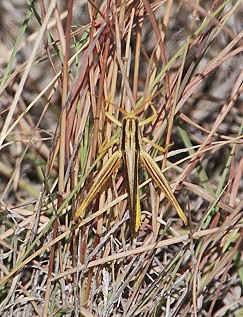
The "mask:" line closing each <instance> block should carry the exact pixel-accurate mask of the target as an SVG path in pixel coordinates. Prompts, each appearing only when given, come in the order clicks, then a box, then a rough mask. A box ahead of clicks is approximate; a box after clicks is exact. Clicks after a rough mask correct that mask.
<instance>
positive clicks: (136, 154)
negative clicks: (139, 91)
mask: <svg viewBox="0 0 243 317" xmlns="http://www.w3.org/2000/svg"><path fill="white" fill-rule="evenodd" d="M150 106H151V109H152V111H153V115H152V116H151V117H149V118H147V119H146V120H143V121H141V122H139V120H138V117H137V114H138V113H139V112H141V110H142V109H137V110H136V111H132V112H131V113H127V112H126V111H125V110H123V109H122V112H125V114H126V115H125V117H124V118H123V119H122V122H120V121H118V120H117V119H116V118H114V117H113V116H112V115H110V113H109V112H108V111H105V115H106V117H107V118H108V119H109V120H110V121H111V122H113V123H115V124H116V125H118V126H119V127H120V128H121V135H120V138H118V139H116V140H114V141H112V143H111V145H113V144H115V143H116V142H118V141H120V145H119V148H118V150H117V151H116V152H114V153H113V154H112V156H111V157H110V158H109V159H108V160H107V162H106V163H105V164H104V166H103V167H102V168H101V170H100V171H99V172H98V174H97V176H96V178H95V180H94V182H93V184H92V186H91V188H90V191H89V192H88V194H87V195H86V197H85V198H84V200H83V202H82V204H81V205H80V207H79V208H78V210H77V211H76V213H75V215H74V219H73V221H74V222H77V221H78V218H79V217H80V215H81V214H82V213H83V212H84V211H85V210H86V208H87V207H88V205H89V204H90V202H91V201H92V200H93V199H94V198H95V196H96V195H97V194H98V193H99V191H100V190H101V188H102V187H103V185H104V184H105V183H106V182H107V180H108V179H109V178H110V177H111V175H112V174H114V173H116V171H117V170H118V169H119V166H120V165H121V163H122V162H123V163H124V166H125V169H126V174H127V179H128V206H129V212H130V225H131V230H132V236H133V234H134V232H135V233H136V232H137V231H138V229H139V227H140V224H141V207H140V199H139V192H138V165H139V162H141V164H142V166H143V167H144V168H145V169H146V170H147V172H148V173H149V175H150V176H151V178H152V179H153V180H154V181H155V182H156V183H157V185H158V186H159V187H160V188H161V190H162V191H163V192H164V194H165V196H166V197H167V198H168V200H169V201H170V203H171V204H172V205H173V206H174V208H175V210H176V211H177V213H178V215H179V217H180V218H181V219H182V220H183V222H184V223H185V224H186V225H187V218H186V216H185V214H184V212H183V211H182V209H181V207H180V205H179V203H178V201H177V200H176V198H175V196H174V194H173V192H172V190H171V188H170V185H169V184H168V182H167V180H166V178H165V177H164V175H163V173H162V172H161V170H160V168H159V167H158V165H157V164H156V163H155V161H154V160H153V159H152V157H151V156H150V155H149V154H148V153H147V152H146V151H145V149H144V148H143V144H142V143H143V142H149V143H152V142H151V141H149V140H148V139H146V138H144V137H142V134H141V129H140V127H141V126H143V125H145V124H147V123H149V122H152V121H153V120H154V119H155V118H156V117H157V111H156V109H155V108H154V106H153V105H152V104H150ZM117 108H119V109H120V110H121V108H120V107H117ZM111 145H110V146H111ZM108 147H109V146H106V148H108ZM156 147H158V148H160V147H159V146H157V145H156ZM161 149H162V150H163V151H165V150H164V149H163V148H161Z"/></svg>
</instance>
